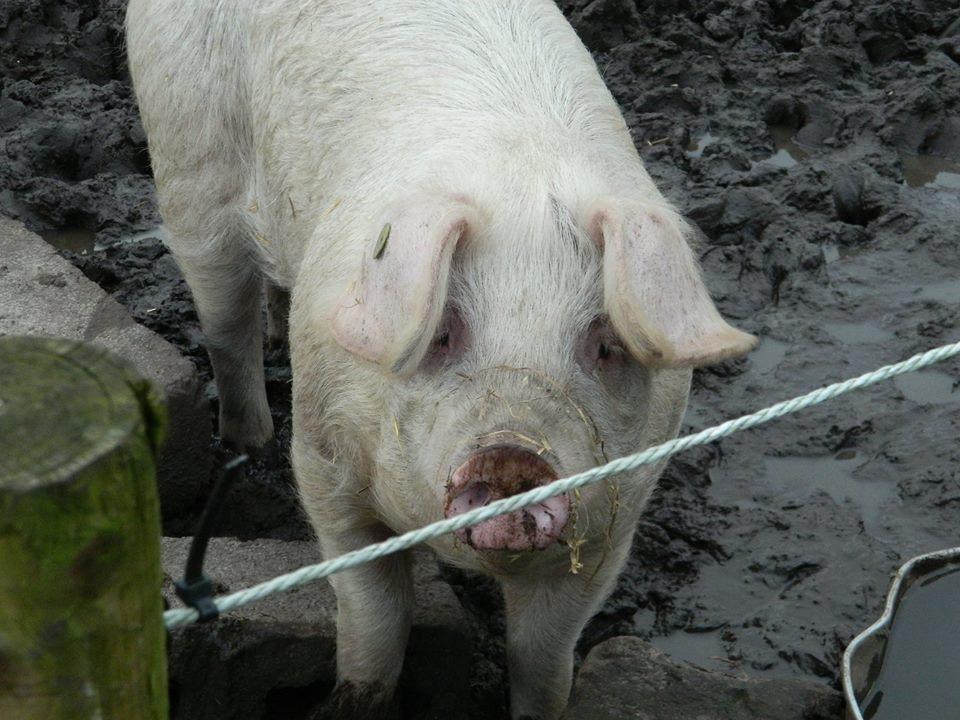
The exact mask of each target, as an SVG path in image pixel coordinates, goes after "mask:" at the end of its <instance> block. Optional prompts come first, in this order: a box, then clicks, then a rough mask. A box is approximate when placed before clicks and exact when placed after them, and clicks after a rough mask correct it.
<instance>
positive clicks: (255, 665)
mask: <svg viewBox="0 0 960 720" xmlns="http://www.w3.org/2000/svg"><path fill="white" fill-rule="evenodd" d="M189 546H190V539H189V538H164V539H163V546H162V552H163V567H164V596H165V597H166V598H167V599H168V601H169V602H170V604H171V606H172V607H179V606H181V603H180V601H179V599H178V598H176V595H175V593H174V592H173V578H174V577H180V576H181V575H182V573H183V567H184V563H185V562H186V558H187V553H188V551H189ZM321 559H322V558H321V556H320V552H319V548H318V546H317V545H316V543H313V542H285V541H282V540H252V541H247V542H243V541H239V540H235V539H232V538H214V539H212V540H211V541H210V546H209V549H208V552H207V561H206V563H205V565H206V572H207V575H208V576H210V578H211V579H212V580H213V581H214V583H215V586H216V590H217V593H218V594H222V593H226V592H232V591H236V590H240V589H242V588H245V587H249V586H251V585H255V584H257V583H259V582H263V581H265V580H268V579H270V578H271V577H273V576H275V575H278V574H280V573H283V572H289V571H291V570H295V569H297V568H299V567H301V566H303V565H308V564H312V563H316V562H319V561H320V560H321ZM414 580H415V590H416V599H417V608H416V612H415V615H414V621H413V629H412V631H411V634H410V642H409V645H408V648H407V655H406V658H405V660H404V669H403V674H402V676H401V680H400V692H399V695H400V699H401V703H402V706H403V717H405V718H415V719H416V720H434V719H436V720H441V719H443V720H447V719H449V720H466V719H467V718H468V716H469V714H468V712H469V706H470V663H471V656H472V646H473V638H472V635H471V630H470V625H469V622H468V620H467V617H466V615H465V613H464V610H463V608H462V607H461V606H460V602H459V600H457V597H456V595H454V593H453V590H452V589H451V588H450V586H449V585H447V583H445V582H444V581H443V580H441V579H440V578H439V574H438V571H437V566H436V562H435V561H434V560H433V558H432V556H431V555H430V554H429V553H426V552H424V553H422V554H419V553H418V554H417V555H416V563H415V569H414ZM336 618H337V604H336V597H335V596H334V593H333V589H332V588H331V587H330V584H329V583H328V582H327V581H326V580H321V581H318V582H316V583H314V584H312V585H309V586H306V587H303V588H299V589H296V590H292V591H290V592H289V593H284V594H280V595H276V596H273V597H271V598H268V599H266V600H263V601H261V602H258V603H253V604H250V605H247V606H244V607H242V608H239V609H238V610H236V611H232V612H230V613H228V614H226V615H224V616H223V617H221V618H219V619H217V620H215V621H213V622H211V623H207V624H203V625H197V624H195V625H191V626H187V627H184V628H177V629H176V630H174V631H173V632H172V633H171V642H170V645H169V650H168V654H169V660H170V681H171V687H172V697H173V707H172V709H171V718H175V719H179V720H214V719H216V720H230V719H235V720H250V719H254V718H262V719H267V718H284V720H287V719H289V720H296V719H297V718H306V717H308V716H309V712H310V710H311V709H312V708H313V707H314V706H315V705H317V704H319V703H320V701H321V700H322V699H323V698H324V697H325V696H326V695H327V693H329V691H330V690H331V689H332V688H333V685H334V682H335V678H336V674H335V673H336V661H335V655H336Z"/></svg>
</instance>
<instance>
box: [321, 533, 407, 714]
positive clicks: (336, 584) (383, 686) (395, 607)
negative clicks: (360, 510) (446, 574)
mask: <svg viewBox="0 0 960 720" xmlns="http://www.w3.org/2000/svg"><path fill="white" fill-rule="evenodd" d="M341 521H342V519H341ZM318 534H319V536H320V544H321V546H322V547H323V553H324V557H326V558H333V557H336V556H338V555H342V554H343V553H345V552H349V551H351V550H356V549H358V548H361V547H363V546H365V545H369V544H371V543H375V542H380V541H381V540H384V539H386V537H387V535H388V531H387V530H386V528H383V527H382V526H373V527H365V528H362V529H356V530H352V531H349V532H339V533H332V532H331V533H327V532H323V531H321V532H319V533H318ZM330 581H331V584H332V585H333V589H334V591H335V592H336V595H337V686H336V688H335V689H334V691H333V693H332V694H331V696H330V698H329V699H328V700H327V702H326V703H325V705H324V706H323V707H322V708H321V709H320V710H319V711H318V713H317V715H315V718H317V719H318V720H319V719H320V718H322V719H323V720H327V719H328V718H329V719H331V720H332V719H334V718H336V719H337V720H361V719H362V720H367V719H368V718H369V719H370V720H373V719H374V718H376V719H377V720H382V719H385V718H388V717H391V712H392V711H393V710H394V708H393V707H392V705H393V696H394V691H395V689H396V685H397V680H398V679H399V676H400V669H401V667H402V666H403V656H404V652H405V650H406V646H407V638H408V636H409V634H410V623H411V617H412V613H413V579H412V573H411V565H410V558H409V557H408V555H407V554H406V553H400V554H397V555H390V556H388V557H385V558H381V559H379V560H375V561H373V562H371V563H367V564H365V565H360V566H359V567H357V568H354V569H352V570H347V571H345V572H342V573H338V574H336V575H334V576H332V577H331V579H330Z"/></svg>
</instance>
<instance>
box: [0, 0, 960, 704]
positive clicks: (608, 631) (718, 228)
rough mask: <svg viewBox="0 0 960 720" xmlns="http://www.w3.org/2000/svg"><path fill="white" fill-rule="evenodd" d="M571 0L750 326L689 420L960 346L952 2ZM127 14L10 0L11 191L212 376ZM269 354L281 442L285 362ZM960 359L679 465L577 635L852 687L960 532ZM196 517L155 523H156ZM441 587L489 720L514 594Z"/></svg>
mask: <svg viewBox="0 0 960 720" xmlns="http://www.w3.org/2000/svg"><path fill="white" fill-rule="evenodd" d="M561 5H562V6H563V8H564V11H565V12H567V14H568V16H569V17H570V18H571V20H572V21H573V23H574V25H575V27H576V28H577V30H578V31H579V32H580V34H581V36H582V37H583V39H584V41H585V42H586V43H587V45H588V46H589V47H590V48H591V50H592V51H593V52H594V54H595V56H596V59H597V61H598V64H599V66H600V68H601V70H602V72H603V74H604V76H605V78H606V79H607V81H608V83H609V85H610V88H611V90H612V91H613V93H614V95H615V96H616V98H617V100H618V101H619V103H620V104H621V107H622V108H623V110H624V113H625V115H626V117H627V121H628V123H629V125H630V127H631V130H632V131H633V134H634V137H635V139H636V143H637V147H638V148H639V149H640V152H641V154H642V156H643V158H644V160H645V162H646V163H647V167H648V168H649V169H650V171H651V173H652V174H653V175H654V177H655V178H656V179H657V180H658V181H659V182H660V184H661V186H662V187H663V189H664V190H665V192H666V194H667V195H668V196H669V197H670V198H672V199H673V200H674V201H675V202H676V203H677V204H678V205H679V206H680V207H681V208H683V210H684V211H685V212H686V213H687V214H688V215H689V217H690V218H691V219H692V220H693V221H695V223H696V224H697V225H698V226H699V228H700V229H701V230H702V232H703V235H704V243H703V249H702V256H703V265H704V268H705V271H706V274H707V277H708V279H709V284H710V286H711V288H712V290H713V292H714V295H715V297H716V298H717V301H718V305H719V306H720V308H721V310H722V312H723V313H724V314H725V315H726V316H727V317H730V318H732V319H734V320H735V321H736V322H737V324H738V325H739V326H741V327H743V328H744V329H746V330H749V331H751V332H754V333H756V334H757V335H759V336H760V337H761V338H762V339H763V341H762V344H761V346H760V348H759V350H758V351H756V352H755V353H754V354H753V355H752V356H751V357H750V358H749V359H747V360H743V361H737V362H728V363H725V364H723V365H721V366H719V367H715V368H710V369H708V370H704V371H701V372H698V373H697V374H696V376H695V381H694V392H693V396H692V400H691V406H690V410H689V412H688V415H687V418H686V423H685V430H692V429H699V428H702V427H704V426H706V425H709V424H712V423H715V422H717V421H719V420H722V419H724V418H727V417H730V416H734V415H738V414H741V413H743V412H746V411H750V410H753V409H755V408H758V407H760V406H763V405H767V404H770V403H773V402H775V401H777V400H780V399H783V398H786V397H789V396H792V395H795V394H798V393H800V392H803V391H806V390H809V389H812V388H814V387H816V386H819V385H821V384H824V383H827V382H829V381H832V380H835V379H840V378H843V377H847V376H850V375H853V374H857V373H860V372H863V371H866V370H870V369H873V368H874V367H876V366H878V365H881V364H884V363H889V362H894V361H896V360H899V359H902V358H905V357H907V356H909V355H910V354H913V353H915V352H918V351H920V350H923V349H926V348H930V347H933V346H935V345H939V344H943V343H946V342H950V341H955V340H957V339H958V338H960V313H958V308H960V271H958V269H960V229H958V224H960V6H958V3H957V2H956V0H929V1H926V2H924V1H921V0H857V1H856V2H854V1H851V0H820V1H814V0H799V1H796V2H792V1H791V2H786V1H784V2H781V1H778V0H754V1H751V2H743V3H727V2H722V1H720V0H716V1H710V0H637V2H633V1H632V0H594V1H593V2H586V1H584V0H565V1H564V2H562V3H561ZM733 5H736V7H732V6H733ZM123 6H124V2H123V0H105V1H104V2H100V3H96V2H79V1H78V0H65V1H62V2H58V1H54V0H0V44H2V47H3V52H2V53H0V73H2V80H0V82H2V89H0V211H2V212H3V213H5V214H7V215H11V216H13V217H17V218H20V219H22V220H23V221H25V222H26V223H27V224H28V225H29V226H30V227H31V228H32V229H34V230H37V231H39V232H41V233H42V234H44V236H45V237H47V238H48V240H50V241H51V242H53V243H54V244H57V245H58V246H59V247H61V248H62V250H63V252H64V254H65V255H66V256H67V257H69V259H70V260H72V261H73V262H74V263H76V264H77V265H78V266H79V267H80V268H82V269H83V271H84V272H85V273H86V274H87V275H88V276H90V277H91V278H93V279H94V280H96V281H97V282H98V283H100V284H101V285H102V286H103V287H104V288H106V289H107V290H109V291H110V292H111V293H112V294H113V295H114V297H116V298H117V299H118V300H120V301H121V302H122V303H124V304H125V305H126V306H127V307H128V309H129V310H130V312H131V314H132V315H133V316H134V317H135V318H136V319H137V320H138V321H140V322H142V323H144V324H145V325H147V326H148V327H150V328H152V329H154V330H156V331H157V332H159V333H160V334H162V335H163V336H164V337H166V338H167V339H169V340H170V341H171V342H173V343H174V344H175V345H176V346H177V347H179V348H180V349H181V350H182V351H183V352H184V353H186V354H187V355H189V356H190V357H191V358H192V359H193V360H194V361H195V362H196V364H197V366H198V368H199V369H200V372H201V373H202V375H203V377H204V378H205V379H206V380H207V381H209V380H210V372H209V366H208V363H207V360H206V358H205V356H204V354H203V350H202V336H201V333H200V330H199V328H198V325H197V318H196V314H195V312H194V309H193V307H192V304H191V301H190V296H189V292H188V290H187V288H186V286H185V285H184V283H183V281H182V280H181V278H180V275H179V273H178V271H177V269H176V266H175V264H174V263H173V262H172V259H171V258H170V256H169V255H168V254H167V253H166V251H165V250H164V248H163V246H162V244H161V243H160V241H159V240H158V237H159V235H158V233H157V232H155V230H154V229H155V228H156V227H157V225H158V224H159V217H158V216H157V212H156V208H155V206H154V202H153V197H152V185H151V180H150V176H149V158H148V154H147V150H146V144H145V138H144V135H143V131H142V129H141V128H140V125H139V123H138V121H137V116H136V108H135V103H134V100H133V98H132V96H131V91H130V87H129V84H128V79H127V75H126V72H125V70H124V60H123V50H122V42H121V19H122V13H123ZM267 372H268V382H269V388H270V396H271V402H272V403H273V408H274V414H275V420H276V423H277V427H278V428H279V430H280V441H281V448H283V447H286V445H287V444H288V442H289V428H290V423H289V382H288V381H289V378H290V373H289V367H288V365H287V359H286V357H285V356H284V355H283V354H282V353H276V352H275V353H272V354H271V355H270V356H269V357H268V371H267ZM958 378H960V363H958V362H956V361H954V362H951V363H946V364H944V365H942V366H940V367H938V368H936V369H933V370H927V371H924V372H922V373H919V374H916V375H912V376H907V377H904V378H902V379H899V380H897V381H895V382H892V383H886V384H884V385H882V386H880V387H878V388H874V389H872V390H869V391H866V392H861V393H859V394H857V395H855V396H853V397H850V398H847V399H841V400H839V401H835V402H832V403H830V404H829V405H827V406H824V407H822V408H819V409H815V410H811V411H807V412H805V413H803V414H802V415H798V416H795V417H792V418H789V419H786V420H783V421H780V422H778V423H775V424H773V425H769V426H766V427H764V428H761V429H757V430H753V431H750V432H747V433H743V434H740V435H737V436H734V437H733V438H731V439H728V440H724V441H722V442H720V443H717V444H715V445H713V446H711V447H709V448H705V449H700V450H696V451H692V452H688V453H685V454H684V455H682V456H680V457H679V458H677V459H675V460H674V461H673V462H672V464H671V465H670V468H669V469H668V470H667V472H666V474H665V476H664V478H663V482H662V484H661V488H660V491H659V492H658V494H657V496H656V499H655V500H654V502H653V503H652V505H651V506H650V508H649V510H648V512H647V513H646V515H645V516H644V519H643V522H642V523H641V525H640V527H639V529H638V532H637V535H636V540H635V544H634V551H633V555H632V557H631V559H630V563H629V566H628V568H627V571H626V572H625V573H624V575H623V577H622V578H621V580H620V583H619V585H618V587H617V589H616V591H615V592H614V594H613V596H612V597H611V598H610V600H609V601H608V602H607V603H606V605H605V606H604V608H603V611H602V612H601V613H600V615H599V616H598V617H597V618H596V619H595V620H594V621H593V622H592V623H591V625H590V626H589V627H588V629H587V632H586V633H585V635H584V637H583V640H582V642H581V650H582V651H586V650H587V649H589V647H591V646H592V645H593V644H595V643H596V642H598V641H599V640H601V639H604V638H606V637H609V636H612V635H618V634H634V635H638V636H640V637H643V638H646V639H649V640H650V641H651V642H652V643H653V644H654V645H656V646H657V647H659V648H661V649H664V650H666V651H667V652H669V653H670V654H671V655H673V656H674V657H675V658H677V659H680V660H686V661H689V662H691V663H694V664H696V665H698V666H703V667H707V668H714V669H721V670H723V671H725V672H729V673H731V674H735V675H740V674H743V673H746V674H749V675H793V676H807V677H813V678H817V679H820V680H822V681H823V682H825V683H832V684H836V682H837V675H838V663H839V658H840V655H841V652H842V649H843V647H844V645H845V643H846V642H847V641H848V640H849V639H850V638H851V637H852V635H853V634H855V632H857V631H858V630H859V629H860V628H862V627H864V626H865V625H866V624H868V623H869V622H870V621H871V619H872V618H873V617H874V616H876V615H877V613H878V611H879V609H880V606H881V604H882V599H883V594H884V592H885V590H886V586H887V582H888V577H889V574H890V572H891V571H892V570H893V569H894V568H895V567H896V566H897V565H898V564H899V563H900V562H901V561H902V560H903V559H904V558H907V557H909V556H912V555H915V554H917V553H920V552H924V551H928V550H933V549H937V548H942V547H946V546H951V545H957V544H958V541H957V539H958V527H960V444H958V442H957V438H958V437H960V382H958ZM207 387H208V393H209V395H210V397H211V398H212V399H213V400H215V399H216V390H215V387H214V386H213V385H212V383H209V382H208V386H207ZM215 405H216V403H215V402H214V409H215ZM289 483H290V476H289V470H288V468H287V464H286V462H285V460H282V459H281V460H280V461H279V462H272V461H271V460H269V459H267V460H263V461H261V462H260V463H259V464H258V465H257V467H256V468H255V472H254V473H252V475H251V477H250V478H248V480H247V481H246V485H245V487H244V488H243V489H242V491H241V492H239V493H235V498H234V500H233V504H232V507H231V509H230V512H229V513H228V516H229V517H228V520H227V527H226V528H225V530H224V532H226V533H229V534H237V535H240V536H244V537H253V536H269V537H279V538H301V537H305V536H306V535H307V533H308V530H307V527H306V525H305V523H304V522H303V521H302V519H301V517H300V515H299V511H298V509H297V508H296V505H295V501H294V497H293V494H292V492H291V490H290V485H289ZM191 522H192V518H190V517H178V518H167V519H166V529H167V532H168V533H170V534H178V533H185V532H188V529H189V527H190V526H191V524H190V523H191ZM449 579H450V581H451V582H452V583H454V585H455V587H456V589H457V590H458V592H459V593H460V594H461V596H462V598H463V600H464V602H465V604H466V605H467V607H468V608H469V609H470V610H471V611H472V612H473V613H474V616H475V618H476V623H477V626H478V629H479V630H480V631H481V637H482V639H483V640H482V642H481V643H480V645H479V647H478V650H477V653H476V658H475V661H476V677H477V678H478V684H477V695H478V697H477V700H478V708H481V709H483V714H491V713H492V711H493V710H494V709H496V708H500V707H502V706H503V703H504V701H505V700H504V697H505V696H504V695H503V680H504V676H503V669H502V666H503V651H502V637H501V630H502V629H501V625H500V620H499V615H498V606H499V601H498V599H497V597H496V593H495V592H494V591H493V590H492V588H491V586H490V584H489V583H487V582H485V581H483V580H482V579H478V578H473V577H466V576H464V575H462V574H459V573H454V572H450V573H449ZM478 712H479V711H478Z"/></svg>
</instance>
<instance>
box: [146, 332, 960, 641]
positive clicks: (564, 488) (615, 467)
mask: <svg viewBox="0 0 960 720" xmlns="http://www.w3.org/2000/svg"><path fill="white" fill-rule="evenodd" d="M957 355H960V342H956V343H953V344H951V345H944V346H942V347H939V348H935V349H933V350H928V351H927V352H924V353H920V354H918V355H914V356H913V357H912V358H910V359H908V360H904V361H903V362H899V363H896V364H895V365H887V366H885V367H882V368H880V369H879V370H874V371H873V372H870V373H867V374H865V375H861V376H859V377H856V378H851V379H850V380H844V381H843V382H838V383H834V384H833V385H828V386H826V387H822V388H820V389H819V390H814V391H813V392H811V393H807V394H806V395H801V396H800V397H795V398H793V399H792V400H785V401H783V402H779V403H777V404H776V405H771V406H770V407H768V408H764V409H763V410H759V411H758V412H755V413H752V414H750V415H744V416H742V417H739V418H736V419H734V420H727V421H726V422H724V423H721V424H720V425H715V426H714V427H710V428H707V429H706V430H701V431H700V432H698V433H694V434H693V435H686V436H684V437H680V438H676V439H674V440H670V441H669V442H665V443H663V444H661V445H655V446H653V447H650V448H647V449H646V450H644V451H642V452H639V453H636V454H634V455H627V456H626V457H622V458H618V459H617V460H613V461H611V462H609V463H607V464H606V465H601V466H600V467H595V468H592V469H590V470H587V471H586V472H582V473H579V474H577V475H573V476H571V477H568V478H564V479H562V480H555V481H554V482H552V483H550V484H549V485H543V486H541V487H538V488H534V489H533V490H530V491H528V492H525V493H521V494H519V495H512V496H510V497H507V498H504V499H502V500H497V501H495V502H492V503H490V504H489V505H485V506H484V507H481V508H477V509H476V510H471V511H470V512H466V513H464V514H462V515H457V516H456V517H452V518H448V519H446V520H441V521H439V522H435V523H432V524H430V525H427V526H425V527H422V528H419V529H417V530H411V531H410V532H408V533H404V534H403V535H399V536H397V537H392V538H390V539H389V540H384V541H383V542H379V543H375V544H373V545H368V546H367V547H364V548H361V549H359V550H354V551H352V552H348V553H345V554H344V555H340V556H339V557H336V558H333V559H332V560H326V561H325V562H321V563H317V564H316V565H307V566H305V567H302V568H300V569H299V570H294V571H293V572H290V573H286V574H284V575H278V576H277V577H275V578H273V579H272V580H267V581H266V582H263V583H260V584H259V585H254V586H253V587H249V588H246V589H244V590H239V591H237V592H235V593H231V594H230V595H224V596H222V597H220V598H218V599H217V600H216V604H217V607H218V608H219V610H220V612H221V613H224V612H227V611H229V610H233V609H234V608H238V607H241V606H243V605H246V604H247V603H251V602H254V601H256V600H262V599H264V598H266V597H269V596H271V595H275V594H277V593H281V592H284V591H286V590H290V589H292V588H295V587H300V586H301V585H305V584H307V583H310V582H313V581H314V580H319V579H320V578H323V577H327V576H328V575H333V574H334V573H338V572H341V571H343V570H347V569H349V568H352V567H356V566H357V565H362V564H364V563H368V562H370V561H371V560H376V559H377V558H381V557H383V556H385V555H391V554H393V553H396V552H400V551H401V550H406V549H408V548H410V547H413V546H414V545H418V544H420V543H422V542H425V541H427V540H431V539H433V538H435V537H439V536H440V535H444V534H446V533H450V532H454V531H455V530H461V529H463V528H466V527H470V526H473V525H477V524H479V523H482V522H484V521H485V520H489V519H490V518H493V517H496V516H497V515H505V514H507V513H511V512H514V511H515V510H519V509H521V508H525V507H528V506H529V505H536V504H537V503H541V502H543V501H544V500H546V499H547V498H551V497H554V496H555V495H561V494H563V493H566V492H570V491H571V490H574V489H576V488H579V487H583V486H584V485H590V484H593V483H596V482H599V481H600V480H603V479H604V478H607V477H610V476H611V475H617V474H619V473H623V472H628V471H630V470H634V469H636V468H638V467H640V466H641V465H650V464H652V463H655V462H657V461H658V460H662V459H663V458H665V457H669V456H670V455H675V454H676V453H679V452H681V451H683V450H687V449H688V448H691V447H696V446H697V445H706V444H707V443H711V442H713V441H715V440H719V439H720V438H725V437H727V436H728V435H732V434H733V433H735V432H739V431H741V430H746V429H747V428H752V427H754V426H756V425H760V424H762V423H766V422H769V421H771V420H775V419H776V418H779V417H782V416H784V415H789V414H790V413H794V412H797V411H799V410H803V409H804V408H808V407H810V406H812V405H817V404H819V403H822V402H824V401H825V400H830V399H832V398H835V397H838V396H840V395H843V394H845V393H848V392H851V391H853V390H859V389H860V388H864V387H867V386H869V385H874V384H876V383H878V382H882V381H884V380H888V379H889V378H891V377H894V376H896V375H902V374H904V373H908V372H912V371H914V370H919V369H920V368H924V367H927V366H928V365H933V364H934V363H938V362H941V361H943V360H947V359H949V358H951V357H954V356H957ZM163 617H164V622H165V623H166V626H167V627H168V628H175V627H178V626H180V625H186V624H189V623H192V622H195V621H196V620H197V611H196V610H193V609H192V608H177V609H174V610H167V611H166V612H165V613H164V614H163Z"/></svg>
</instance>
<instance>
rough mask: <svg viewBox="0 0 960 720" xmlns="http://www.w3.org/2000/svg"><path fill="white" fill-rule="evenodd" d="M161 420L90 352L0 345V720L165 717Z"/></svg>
mask: <svg viewBox="0 0 960 720" xmlns="http://www.w3.org/2000/svg"><path fill="white" fill-rule="evenodd" d="M162 417H163V413H162V410H161V405H160V402H159V399H158V397H157V395H156V394H155V391H154V390H153V388H152V387H151V386H150V385H149V383H147V382H146V381H144V380H142V379H140V378H139V377H137V376H136V375H135V374H134V373H133V372H132V371H131V370H130V369H129V368H128V367H126V366H125V365H124V364H123V363H121V362H119V361H118V360H116V359H115V358H113V357H112V356H110V355H107V354H105V353H104V352H103V351H101V350H98V349H95V348H93V347H91V346H88V345H83V344H80V343H75V342H69V341H62V340H45V339H39V338H8V339H0V718H3V719H4V720H28V719H29V720H34V719H36V720H65V719H70V720H73V719H74V718H76V719H78V720H79V719H80V718H83V719H84V720H87V719H92V718H101V719H102V720H113V719H114V718H116V719H117V720H120V719H123V720H140V719H141V718H143V719H145V720H167V717H168V710H167V677H166V657H165V632H164V627H163V605H162V600H161V596H160V584H161V581H162V574H161V569H160V512H159V503H158V500H157V491H156V481H155V475H154V454H155V452H156V450H157V448H158V446H159V443H160V439H161V435H162V427H161V425H162Z"/></svg>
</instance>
